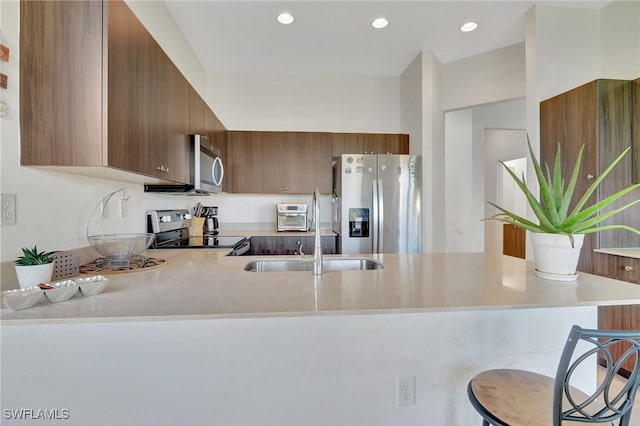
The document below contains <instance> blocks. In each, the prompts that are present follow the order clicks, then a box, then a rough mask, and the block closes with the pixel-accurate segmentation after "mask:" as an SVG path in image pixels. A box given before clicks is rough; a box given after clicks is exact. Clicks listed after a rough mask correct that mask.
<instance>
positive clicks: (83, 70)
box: [20, 1, 106, 166]
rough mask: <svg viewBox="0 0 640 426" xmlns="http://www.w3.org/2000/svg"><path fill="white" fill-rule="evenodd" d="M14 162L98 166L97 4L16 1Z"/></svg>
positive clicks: (100, 154)
mask: <svg viewBox="0 0 640 426" xmlns="http://www.w3.org/2000/svg"><path fill="white" fill-rule="evenodd" d="M20 22H21V28H22V29H23V30H22V31H20V47H21V48H20V129H21V135H20V138H21V147H20V163H21V164H23V165H54V166H73V165H77V164H80V165H85V166H103V165H104V164H105V161H106V159H105V158H104V153H103V150H102V141H103V128H102V125H103V113H104V110H103V108H104V105H105V102H104V100H103V98H102V93H103V85H102V73H103V39H102V22H103V4H102V3H101V2H73V1H60V2H53V1H22V2H20Z"/></svg>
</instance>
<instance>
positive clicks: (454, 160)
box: [444, 109, 477, 253]
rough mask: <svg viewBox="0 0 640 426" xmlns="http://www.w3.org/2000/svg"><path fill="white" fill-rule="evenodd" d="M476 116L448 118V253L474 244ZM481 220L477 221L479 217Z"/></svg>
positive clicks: (467, 112)
mask: <svg viewBox="0 0 640 426" xmlns="http://www.w3.org/2000/svg"><path fill="white" fill-rule="evenodd" d="M472 153H473V114H472V110H471V109H464V110H460V111H454V112H450V113H447V114H446V118H445V155H444V158H445V169H446V170H447V175H446V180H445V190H444V192H445V211H446V221H445V232H446V252H447V253H463V252H466V251H468V248H469V247H470V245H471V241H470V239H471V238H470V236H471V230H472V229H473V223H472V221H473V219H474V215H473V214H472V212H473V197H471V196H470V195H471V194H470V193H469V189H470V186H471V184H472V183H473V160H474V158H473V156H472ZM476 220H477V218H476Z"/></svg>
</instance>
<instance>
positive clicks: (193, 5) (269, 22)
mask: <svg viewBox="0 0 640 426" xmlns="http://www.w3.org/2000/svg"><path fill="white" fill-rule="evenodd" d="M165 3H166V4H167V7H168V9H169V11H170V12H171V13H172V14H173V16H174V18H175V20H176V22H177V23H178V26H179V27H180V28H181V29H182V31H183V33H184V35H185V37H186V39H187V41H188V42H189V44H190V45H191V47H192V48H193V50H194V52H195V54H196V55H197V56H198V58H199V59H200V61H201V62H202V64H203V66H204V68H205V69H206V70H215V71H235V72H238V71H244V72H274V73H283V72H285V73H303V74H306V73H313V74H351V75H354V74H355V75H361V74H365V75H366V74H369V75H399V74H401V73H402V72H403V71H404V69H405V68H406V67H407V65H409V63H410V62H411V61H412V60H413V59H414V58H415V57H416V55H417V54H418V53H419V52H420V51H421V50H430V51H432V52H433V53H434V54H435V56H436V57H437V58H438V59H439V60H440V62H442V63H448V62H451V61H455V60H458V59H462V58H465V57H469V56H473V55H477V54H479V53H484V52H488V51H491V50H494V49H498V48H501V47H504V46H509V45H512V44H516V43H520V42H523V41H524V37H525V15H526V12H527V11H528V10H529V9H530V8H531V7H532V6H533V5H535V4H551V5H553V6H561V7H581V8H591V9H600V8H602V7H604V6H605V5H606V4H608V3H609V1H595V0H587V1H573V0H571V1H553V2H542V1H525V0H516V1H479V0H476V1H337V0H336V1H306V0H298V1H241V0H235V1H217V0H209V1H204V0H196V1H191V0H165ZM283 11H287V12H290V13H291V14H293V15H294V17H295V21H294V22H293V24H290V25H281V24H279V23H277V21H276V15H277V14H278V13H280V12H283ZM380 16H384V17H386V18H387V19H388V20H389V21H390V24H389V26H388V27H387V28H385V29H382V30H374V29H373V28H372V27H371V26H370V22H371V21H372V20H373V19H375V18H377V17H380ZM467 21H475V22H477V23H478V25H479V26H478V29H477V30H475V31H474V32H471V33H462V32H460V31H459V27H460V25H462V24H463V23H465V22H467Z"/></svg>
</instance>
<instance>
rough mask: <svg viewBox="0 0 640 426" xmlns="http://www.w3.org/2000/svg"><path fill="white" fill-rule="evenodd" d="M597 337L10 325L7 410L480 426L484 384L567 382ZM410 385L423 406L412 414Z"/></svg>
mask: <svg viewBox="0 0 640 426" xmlns="http://www.w3.org/2000/svg"><path fill="white" fill-rule="evenodd" d="M424 273H425V274H430V273H431V271H424ZM516 273H522V271H519V272H516ZM507 275H508V274H507ZM505 284H508V283H505ZM553 285H554V286H557V284H555V283H554V284H553ZM565 289H566V290H569V289H568V288H567V287H563V288H562V290H565ZM521 291H526V289H515V288H514V289H513V292H514V293H517V292H521ZM561 293H565V294H566V293H570V291H561ZM432 296H434V295H432ZM437 296H439V297H443V296H444V297H454V298H456V300H457V299H459V298H460V297H464V295H459V294H445V295H437ZM569 296H570V297H571V295H570V294H569ZM573 296H574V297H575V293H574V295H573ZM94 297H100V296H94ZM555 302H557V300H554V301H551V303H555ZM596 323H597V307H595V306H582V307H574V308H548V309H543V308H537V309H515V310H509V309H505V310H486V311H477V312H474V311H459V312H420V313H402V314H381V315H370V314H364V315H352V316H348V315H335V316H334V315H320V316H312V317H282V318H235V319H234V318H230V319H224V318H222V319H210V320H206V319H201V320H182V321H136V322H105V323H87V324H82V323H79V324H21V325H16V326H12V325H3V326H2V367H3V368H2V390H3V392H2V408H3V409H12V408H14V409H18V408H34V409H37V408H49V409H56V408H57V409H59V410H62V409H67V410H69V419H68V420H65V421H58V422H59V423H60V424H65V425H94V426H98V425H109V426H117V425H135V426H143V425H159V424H163V425H234V424H235V425H367V426H370V425H381V426H382V425H429V426H445V425H475V424H480V423H481V419H480V416H479V415H478V414H477V413H476V412H475V410H474V409H473V408H472V406H471V404H470V403H469V400H468V398H467V392H466V386H467V383H468V381H469V380H470V379H471V378H472V377H473V375H475V374H477V373H479V372H480V371H483V370H486V369H491V368H521V369H530V370H532V371H537V372H540V373H542V374H548V375H550V376H553V375H554V374H555V368H556V365H557V361H558V358H559V356H560V352H561V350H562V347H563V345H564V342H565V340H566V336H567V334H568V332H569V330H570V328H571V326H572V325H573V324H580V325H582V326H583V327H595V326H596ZM49 355H51V356H53V357H54V358H53V359H54V360H55V368H54V367H53V366H52V365H50V364H49V363H47V359H48V356H49ZM593 363H594V368H593V370H592V371H591V373H590V374H585V375H580V377H579V379H580V380H579V383H577V385H578V386H579V387H580V388H584V389H593V387H594V384H595V375H596V369H595V359H594V360H593ZM401 376H414V377H415V387H416V392H415V395H416V404H415V405H413V406H408V407H400V406H398V402H397V401H398V397H397V395H398V383H397V380H398V377H401ZM3 415H4V412H3ZM58 422H56V424H57V423H58ZM44 423H46V422H43V421H42V420H33V421H24V420H22V421H20V420H13V419H7V418H6V417H3V422H2V424H3V425H6V426H8V425H26V424H44ZM49 423H51V422H49Z"/></svg>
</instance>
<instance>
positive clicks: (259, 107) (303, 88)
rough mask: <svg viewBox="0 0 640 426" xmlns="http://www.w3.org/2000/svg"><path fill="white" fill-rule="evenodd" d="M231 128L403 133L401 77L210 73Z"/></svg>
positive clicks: (211, 92) (213, 94) (212, 97)
mask: <svg viewBox="0 0 640 426" xmlns="http://www.w3.org/2000/svg"><path fill="white" fill-rule="evenodd" d="M206 79H207V95H206V96H207V101H208V102H209V104H210V105H211V106H212V108H214V111H215V112H216V115H217V116H218V118H219V119H220V120H221V121H222V122H223V123H224V125H225V127H227V129H229V130H292V131H293V130H298V131H334V132H373V133H400V78H399V77H394V76H338V75H296V74H266V73H229V72H208V73H207V74H206Z"/></svg>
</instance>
